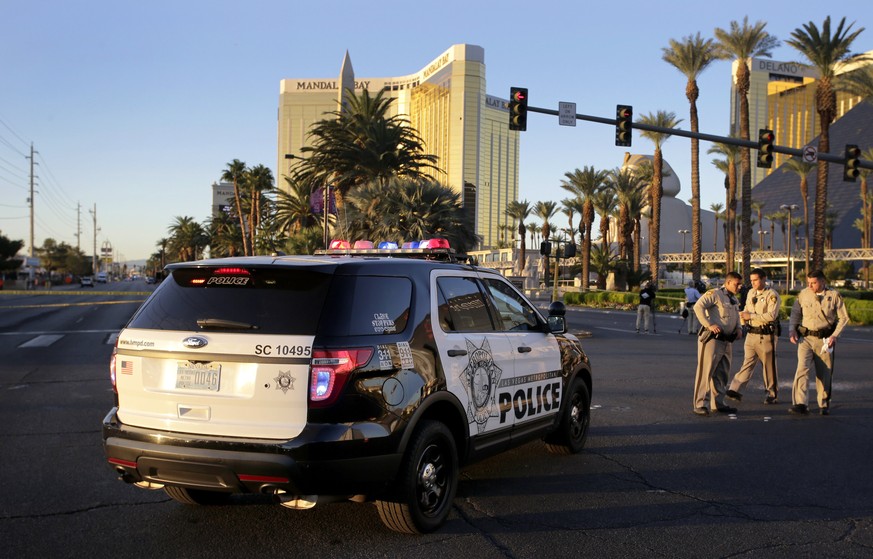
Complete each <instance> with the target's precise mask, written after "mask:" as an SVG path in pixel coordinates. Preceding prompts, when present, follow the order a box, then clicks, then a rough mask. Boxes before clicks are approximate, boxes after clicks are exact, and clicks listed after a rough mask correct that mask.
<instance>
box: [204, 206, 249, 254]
mask: <svg viewBox="0 0 873 559" xmlns="http://www.w3.org/2000/svg"><path fill="white" fill-rule="evenodd" d="M206 231H208V233H209V254H210V256H212V257H214V258H219V257H224V256H236V255H237V254H238V252H239V247H240V246H242V234H241V232H240V230H239V222H238V221H237V220H236V219H234V218H233V217H232V216H231V215H230V214H228V213H225V212H219V213H217V214H215V215H213V216H212V217H210V218H209V219H208V220H207V221H206Z"/></svg>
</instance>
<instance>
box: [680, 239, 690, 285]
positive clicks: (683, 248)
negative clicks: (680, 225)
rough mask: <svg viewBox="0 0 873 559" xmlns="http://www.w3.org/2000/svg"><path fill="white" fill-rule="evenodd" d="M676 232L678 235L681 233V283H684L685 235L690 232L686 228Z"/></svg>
mask: <svg viewBox="0 0 873 559" xmlns="http://www.w3.org/2000/svg"><path fill="white" fill-rule="evenodd" d="M678 233H679V234H680V235H682V259H683V262H682V285H685V262H684V259H685V236H686V235H687V234H688V233H691V231H689V230H688V229H680V230H679V231H678Z"/></svg>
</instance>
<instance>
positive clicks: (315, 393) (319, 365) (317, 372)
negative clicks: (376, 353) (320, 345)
mask: <svg viewBox="0 0 873 559" xmlns="http://www.w3.org/2000/svg"><path fill="white" fill-rule="evenodd" d="M372 356H373V348H359V349H330V350H322V349H317V350H313V352H312V361H311V365H310V382H309V401H310V402H311V403H312V405H313V406H314V407H323V406H328V405H330V404H332V403H333V402H335V401H336V399H337V397H338V396H339V394H340V393H341V392H342V389H343V386H345V384H346V381H347V380H348V379H349V374H350V373H351V372H352V371H354V370H355V369H358V368H360V367H363V366H365V365H366V364H367V362H368V361H369V360H370V357H372Z"/></svg>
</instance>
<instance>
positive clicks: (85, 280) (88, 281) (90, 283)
mask: <svg viewBox="0 0 873 559" xmlns="http://www.w3.org/2000/svg"><path fill="white" fill-rule="evenodd" d="M79 287H94V278H92V277H91V276H82V277H81V278H79Z"/></svg>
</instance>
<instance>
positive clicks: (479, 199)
mask: <svg viewBox="0 0 873 559" xmlns="http://www.w3.org/2000/svg"><path fill="white" fill-rule="evenodd" d="M352 84H354V88H355V90H356V91H358V92H359V91H361V90H367V91H369V92H371V93H376V92H378V91H380V90H381V91H384V92H385V93H386V94H387V95H388V96H390V97H391V98H392V99H393V100H394V101H393V103H392V110H393V111H394V112H393V114H399V115H402V116H404V117H406V118H407V119H408V120H409V123H410V125H411V126H413V127H414V128H415V129H416V130H417V131H418V133H419V135H420V136H421V138H422V140H423V142H424V146H425V151H426V152H427V153H431V154H433V155H436V156H437V157H438V158H439V161H438V163H437V165H438V167H439V168H440V170H441V171H442V172H436V171H434V172H432V173H431V175H432V177H433V178H434V179H436V180H439V181H440V182H442V183H444V184H446V185H448V186H450V187H452V188H453V189H455V190H456V191H457V192H459V193H461V194H462V199H463V200H464V205H465V208H466V209H467V210H468V211H469V212H470V216H471V219H472V221H473V223H474V228H475V231H476V233H477V234H479V235H481V236H482V239H483V240H482V248H490V247H493V246H496V244H497V240H498V239H499V232H500V227H501V226H502V225H505V224H507V223H508V221H509V220H508V218H507V217H506V216H505V210H506V205H507V203H508V202H510V201H512V200H515V199H516V198H517V197H518V144H519V142H518V132H512V131H510V130H509V126H508V122H509V117H508V112H507V109H506V101H505V100H503V99H499V98H496V97H491V96H488V95H487V94H486V92H485V53H484V49H482V48H481V47H478V46H475V45H454V46H452V47H450V48H449V49H448V50H447V51H445V52H444V53H442V54H441V55H440V56H438V57H437V58H436V59H434V60H433V61H431V62H430V63H428V64H427V65H425V66H424V68H422V69H421V70H420V71H418V72H416V73H415V74H411V75H408V76H402V77H396V78H356V77H355V76H354V74H353V72H352V71H351V62H350V60H349V58H348V55H347V56H346V59H345V61H344V62H343V68H342V69H341V72H340V76H339V78H338V79H285V80H282V81H281V83H280V94H279V122H278V138H277V169H279V171H278V172H277V176H279V177H281V176H282V175H284V174H286V173H287V170H288V167H289V160H288V159H286V158H285V154H293V155H300V153H301V152H300V148H302V147H303V146H305V145H307V141H308V138H307V131H308V130H309V127H310V126H311V125H312V124H313V123H315V122H317V121H319V120H322V119H324V118H325V113H327V112H331V111H335V110H337V108H338V107H339V103H338V99H339V98H338V95H339V92H340V91H342V89H343V88H345V87H351V85H352ZM290 163H293V161H290ZM278 182H279V186H280V187H283V186H284V184H285V183H284V181H282V180H281V179H280V180H279V181H278Z"/></svg>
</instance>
